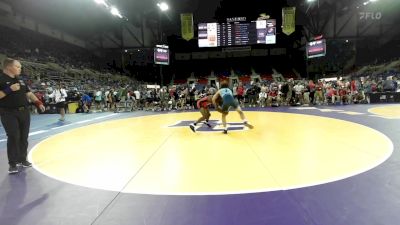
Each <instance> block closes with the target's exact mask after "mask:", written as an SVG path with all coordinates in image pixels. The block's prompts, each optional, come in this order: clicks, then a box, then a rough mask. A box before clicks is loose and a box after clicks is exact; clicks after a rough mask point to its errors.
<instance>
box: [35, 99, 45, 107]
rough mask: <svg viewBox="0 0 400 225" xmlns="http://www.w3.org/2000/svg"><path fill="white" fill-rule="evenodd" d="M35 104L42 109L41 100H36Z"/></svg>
mask: <svg viewBox="0 0 400 225" xmlns="http://www.w3.org/2000/svg"><path fill="white" fill-rule="evenodd" d="M34 104H35V105H36V107H38V108H39V107H40V106H41V105H43V103H42V102H41V101H40V100H36V101H35V102H34Z"/></svg>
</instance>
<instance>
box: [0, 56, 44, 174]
mask: <svg viewBox="0 0 400 225" xmlns="http://www.w3.org/2000/svg"><path fill="white" fill-rule="evenodd" d="M20 74H21V63H20V62H19V61H18V60H15V59H10V58H6V59H5V60H4V62H3V72H0V117H1V123H2V124H3V127H4V130H5V131H6V133H7V155H8V163H9V165H10V167H9V169H8V173H10V174H14V173H18V172H19V170H18V167H17V165H19V166H22V167H31V166H32V164H31V163H30V162H28V161H27V159H26V156H27V150H28V135H29V126H30V112H29V107H28V106H29V102H28V99H29V101H31V102H33V103H35V105H36V106H37V107H38V108H39V109H40V110H41V111H42V112H44V110H45V107H44V106H43V103H42V102H41V101H40V100H39V99H38V98H37V97H36V96H35V95H34V94H33V93H32V92H31V91H30V90H29V88H28V87H27V86H26V85H25V83H24V82H23V81H22V80H19V79H18V77H19V75H20Z"/></svg>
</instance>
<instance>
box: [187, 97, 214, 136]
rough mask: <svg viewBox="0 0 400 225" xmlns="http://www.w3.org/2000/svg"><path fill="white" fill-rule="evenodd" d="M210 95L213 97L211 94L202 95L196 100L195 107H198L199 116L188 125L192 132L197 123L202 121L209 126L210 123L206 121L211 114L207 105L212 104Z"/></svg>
mask: <svg viewBox="0 0 400 225" xmlns="http://www.w3.org/2000/svg"><path fill="white" fill-rule="evenodd" d="M212 97H213V96H212V95H208V96H203V97H202V98H200V99H199V100H198V101H197V108H198V109H200V113H201V117H200V118H199V119H198V120H197V121H196V122H194V123H192V124H190V125H189V127H190V129H191V130H192V131H193V132H196V126H197V124H198V123H200V122H202V121H205V124H206V125H207V126H208V127H211V125H210V124H209V123H208V120H209V119H210V116H211V113H210V110H209V109H208V106H209V105H211V104H212Z"/></svg>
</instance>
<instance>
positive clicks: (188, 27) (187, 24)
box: [181, 13, 194, 41]
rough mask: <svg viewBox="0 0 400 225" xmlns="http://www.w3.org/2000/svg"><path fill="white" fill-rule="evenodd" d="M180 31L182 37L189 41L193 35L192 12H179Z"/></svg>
mask: <svg viewBox="0 0 400 225" xmlns="http://www.w3.org/2000/svg"><path fill="white" fill-rule="evenodd" d="M181 31H182V38H183V39H185V40H186V41H189V40H191V39H192V38H193V37H194V31H193V14H192V13H182V14H181Z"/></svg>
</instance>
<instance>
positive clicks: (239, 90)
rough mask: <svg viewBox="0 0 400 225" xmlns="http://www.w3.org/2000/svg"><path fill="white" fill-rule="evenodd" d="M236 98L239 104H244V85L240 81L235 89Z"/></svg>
mask: <svg viewBox="0 0 400 225" xmlns="http://www.w3.org/2000/svg"><path fill="white" fill-rule="evenodd" d="M236 93H237V99H238V101H239V104H240V105H241V106H244V87H243V84H242V83H239V86H238V87H237V89H236Z"/></svg>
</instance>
